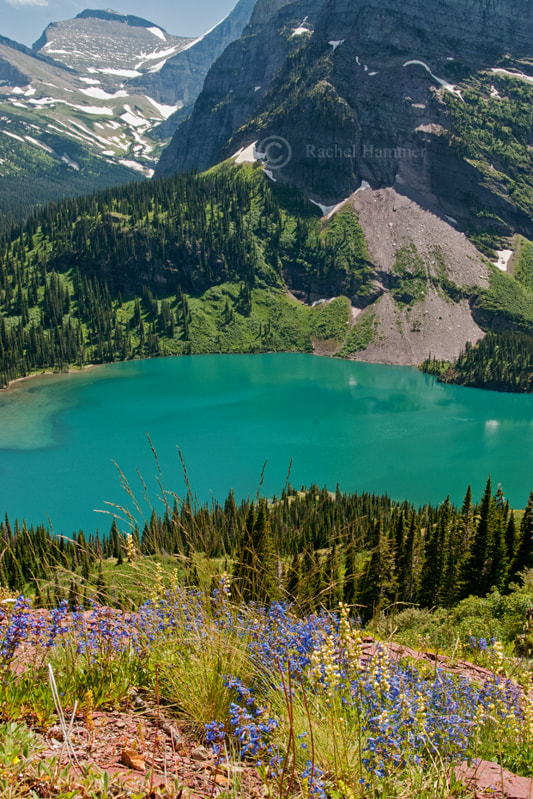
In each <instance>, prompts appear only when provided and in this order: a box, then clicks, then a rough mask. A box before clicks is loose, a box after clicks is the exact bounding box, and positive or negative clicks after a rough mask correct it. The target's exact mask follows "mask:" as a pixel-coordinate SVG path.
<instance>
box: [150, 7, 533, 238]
mask: <svg viewBox="0 0 533 799" xmlns="http://www.w3.org/2000/svg"><path fill="white" fill-rule="evenodd" d="M532 41H533V4H531V3H530V2H529V0H472V1H471V2H468V3H465V2H464V0H425V2H421V0H406V1H404V0H358V2H353V0H306V2H303V1H302V0H295V2H280V0H278V2H272V1H271V0H268V1H267V0H264V1H263V0H260V1H259V3H258V4H257V6H256V9H255V11H254V14H253V16H252V20H251V24H250V25H249V26H248V28H247V29H246V30H245V32H244V35H243V37H242V38H241V39H240V40H239V41H237V42H234V43H233V44H232V45H231V46H230V47H229V48H228V49H227V50H226V51H225V53H224V54H223V56H222V57H221V58H220V59H219V60H218V61H217V63H216V64H215V65H214V66H213V68H212V69H211V71H210V73H209V75H208V77H207V79H206V82H205V86H204V90H203V92H202V94H201V95H200V97H199V98H198V100H197V102H196V105H195V108H194V112H193V114H192V116H191V118H190V120H188V121H187V122H185V123H184V124H182V125H181V126H180V128H179V129H178V131H177V133H176V135H175V137H174V139H173V141H172V143H171V145H170V146H169V148H168V150H167V151H166V152H165V153H164V154H163V157H162V159H161V161H160V164H159V166H158V169H157V171H156V175H157V176H164V175H169V174H172V173H174V172H176V171H183V170H188V169H192V168H194V169H204V168H206V167H208V166H211V165H212V164H214V163H216V162H217V161H220V160H222V159H224V158H227V157H229V156H230V155H232V154H233V153H234V152H236V151H237V150H238V149H239V148H241V147H243V146H245V145H249V144H250V143H252V142H259V143H261V142H262V141H264V140H265V139H269V137H272V136H275V137H281V139H282V140H284V141H286V142H287V143H288V144H287V145H285V144H284V141H282V142H281V145H280V146H281V147H285V148H286V151H285V153H281V151H280V150H279V148H278V149H277V151H276V152H277V155H278V156H280V158H279V160H278V162H277V163H275V159H274V164H273V165H274V168H275V167H276V166H278V163H281V166H280V167H279V168H277V169H276V168H275V171H274V177H275V178H276V179H277V180H278V181H287V182H290V183H292V184H294V185H297V186H298V187H299V188H301V189H302V190H303V191H304V192H306V193H307V194H308V196H310V197H311V198H312V199H314V200H316V201H318V202H320V203H323V204H325V205H331V204H334V203H336V202H338V201H340V200H341V199H343V198H344V197H346V196H348V195H349V194H350V193H352V192H353V191H354V190H355V189H357V187H358V186H359V185H361V182H362V181H367V182H368V183H369V184H370V186H371V187H372V188H375V189H379V188H383V187H392V186H394V187H395V189H396V191H398V192H401V193H403V194H405V195H407V196H408V197H410V198H411V199H413V200H416V201H417V202H418V203H419V204H421V205H423V206H424V207H427V208H429V209H432V210H435V211H437V212H438V213H439V214H441V216H443V217H444V216H447V217H449V218H451V219H453V220H454V222H455V223H457V224H458V225H459V226H460V227H462V228H464V229H476V230H478V229H479V230H483V229H485V230H486V229H490V232H491V233H492V234H499V235H505V234H508V233H510V232H511V231H515V230H518V231H520V232H522V233H525V234H526V235H533V222H532V217H533V186H532V183H531V172H532V167H533V163H532V159H531V148H532V146H533V134H532V131H531V106H532V97H533V89H532V84H533V77H532V76H533V60H531V59H533V45H532V44H531V42H532ZM518 107H519V108H520V109H521V110H522V111H523V114H524V118H525V120H526V121H525V122H524V120H522V122H521V123H520V125H517V124H515V123H516V116H517V112H516V109H517V108H518ZM528 108H529V125H528V124H527V114H528ZM476 115H478V116H479V117H480V119H478V118H477V117H476ZM506 115H507V117H508V118H506ZM480 120H482V122H481V121H480ZM488 120H490V121H491V124H490V125H489V124H488ZM481 124H484V125H487V131H486V138H485V137H483V136H479V135H478V132H479V127H480V125H481ZM489 128H490V129H489ZM518 151H520V155H519V156H518ZM282 155H283V156H285V155H286V156H287V157H281V156H282ZM289 156H290V157H289ZM519 161H521V165H519V163H518V162H519ZM528 173H529V174H528ZM517 187H518V188H517Z"/></svg>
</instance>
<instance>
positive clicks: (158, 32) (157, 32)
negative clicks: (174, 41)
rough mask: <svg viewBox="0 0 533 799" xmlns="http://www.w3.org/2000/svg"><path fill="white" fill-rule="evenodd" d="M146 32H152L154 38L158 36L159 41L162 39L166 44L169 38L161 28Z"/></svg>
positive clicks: (148, 29)
mask: <svg viewBox="0 0 533 799" xmlns="http://www.w3.org/2000/svg"><path fill="white" fill-rule="evenodd" d="M146 30H147V31H150V33H153V34H154V36H157V37H158V38H159V39H162V41H164V42H166V40H167V37H166V36H165V34H164V33H163V31H162V30H161V28H146Z"/></svg>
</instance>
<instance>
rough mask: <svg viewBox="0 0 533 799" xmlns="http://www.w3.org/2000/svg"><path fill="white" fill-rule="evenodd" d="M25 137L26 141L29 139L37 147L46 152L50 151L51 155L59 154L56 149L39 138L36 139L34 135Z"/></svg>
mask: <svg viewBox="0 0 533 799" xmlns="http://www.w3.org/2000/svg"><path fill="white" fill-rule="evenodd" d="M24 138H25V139H26V141H29V142H30V144H34V145H35V146H36V147H40V148H41V150H44V151H45V152H46V153H49V154H50V155H57V153H56V152H55V151H54V150H52V148H51V147H49V146H48V145H47V144H43V142H42V141H37V139H34V138H33V136H24Z"/></svg>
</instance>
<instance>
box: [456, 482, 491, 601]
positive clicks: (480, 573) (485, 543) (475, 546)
mask: <svg viewBox="0 0 533 799" xmlns="http://www.w3.org/2000/svg"><path fill="white" fill-rule="evenodd" d="M495 510H496V508H495V505H494V499H493V497H492V484H491V479H490V477H489V479H488V480H487V485H486V486H485V492H484V494H483V499H482V500H481V506H480V509H479V522H478V525H477V528H476V531H475V533H474V537H473V540H472V543H471V546H470V552H469V555H468V557H467V558H466V561H465V565H464V570H463V576H462V584H463V594H464V595H465V596H468V595H469V594H474V595H476V596H484V595H485V594H486V593H487V591H488V589H489V588H490V586H487V570H486V563H487V550H488V547H489V544H490V540H489V539H490V537H491V536H492V535H493V533H494V522H495Z"/></svg>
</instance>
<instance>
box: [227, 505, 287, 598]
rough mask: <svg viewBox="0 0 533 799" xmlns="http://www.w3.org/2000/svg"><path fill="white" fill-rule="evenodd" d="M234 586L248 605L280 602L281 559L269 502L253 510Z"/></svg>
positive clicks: (251, 509)
mask: <svg viewBox="0 0 533 799" xmlns="http://www.w3.org/2000/svg"><path fill="white" fill-rule="evenodd" d="M233 585H234V587H235V590H236V592H237V594H238V595H239V596H240V598H241V599H242V600H243V601H245V602H251V601H254V602H263V603H268V602H272V601H273V600H275V599H277V597H278V585H277V559H276V553H275V550H274V545H273V543H272V535H271V530H270V522H269V520H268V511H267V505H266V501H265V500H261V501H260V503H259V506H258V508H257V511H256V510H255V507H254V504H253V503H252V504H251V506H250V510H249V512H248V516H247V518H246V523H245V529H244V532H243V535H242V537H241V541H240V544H239V549H238V552H237V559H236V562H235V565H234V571H233Z"/></svg>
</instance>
